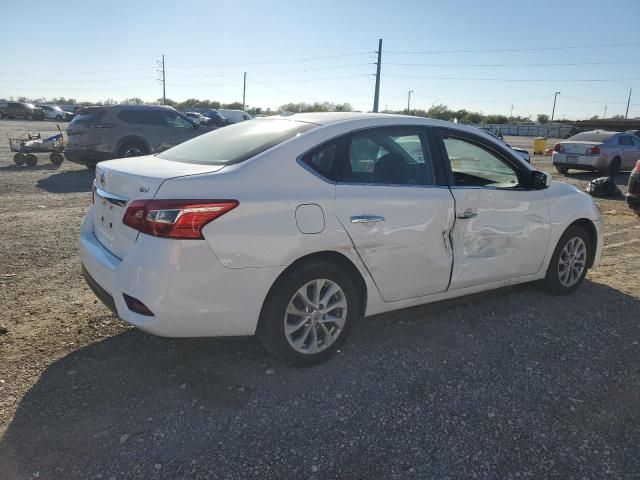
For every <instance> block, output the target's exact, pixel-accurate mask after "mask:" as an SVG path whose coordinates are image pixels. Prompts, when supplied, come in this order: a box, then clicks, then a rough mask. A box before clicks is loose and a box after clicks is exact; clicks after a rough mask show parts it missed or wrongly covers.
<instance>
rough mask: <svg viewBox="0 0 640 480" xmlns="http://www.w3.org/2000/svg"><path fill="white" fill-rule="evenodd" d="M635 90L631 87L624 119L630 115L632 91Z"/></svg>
mask: <svg viewBox="0 0 640 480" xmlns="http://www.w3.org/2000/svg"><path fill="white" fill-rule="evenodd" d="M632 90H633V88H630V89H629V98H628V99H627V111H626V112H625V114H624V119H625V120H626V119H627V117H628V116H629V104H630V103H631V91H632Z"/></svg>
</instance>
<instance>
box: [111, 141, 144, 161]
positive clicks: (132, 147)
mask: <svg viewBox="0 0 640 480" xmlns="http://www.w3.org/2000/svg"><path fill="white" fill-rule="evenodd" d="M148 153H149V151H148V149H147V147H146V146H145V145H144V144H143V143H141V142H135V141H133V142H125V143H123V144H122V145H121V146H120V148H119V149H118V158H129V157H141V156H142V155H147V154H148Z"/></svg>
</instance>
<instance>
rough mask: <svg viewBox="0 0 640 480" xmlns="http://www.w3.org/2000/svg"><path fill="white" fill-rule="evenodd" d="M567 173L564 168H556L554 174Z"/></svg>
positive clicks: (566, 169)
mask: <svg viewBox="0 0 640 480" xmlns="http://www.w3.org/2000/svg"><path fill="white" fill-rule="evenodd" d="M568 171H569V169H568V168H566V167H556V172H558V173H561V174H562V175H564V174H566V173H567V172H568Z"/></svg>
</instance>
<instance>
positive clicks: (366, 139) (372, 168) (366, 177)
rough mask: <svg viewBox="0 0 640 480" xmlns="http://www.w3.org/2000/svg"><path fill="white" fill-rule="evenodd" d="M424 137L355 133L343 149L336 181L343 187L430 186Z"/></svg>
mask: <svg viewBox="0 0 640 480" xmlns="http://www.w3.org/2000/svg"><path fill="white" fill-rule="evenodd" d="M428 152H429V150H428V147H427V143H426V138H425V137H424V135H423V134H422V133H421V132H419V131H416V129H415V128H413V129H379V130H371V131H367V132H362V133H360V132H359V133H356V134H354V135H353V136H352V137H351V140H350V142H349V146H348V148H347V157H348V158H347V159H345V161H344V165H343V167H342V174H341V176H340V180H341V181H343V182H347V183H371V184H386V185H433V184H435V174H434V168H433V161H432V159H431V157H430V155H429V153H428Z"/></svg>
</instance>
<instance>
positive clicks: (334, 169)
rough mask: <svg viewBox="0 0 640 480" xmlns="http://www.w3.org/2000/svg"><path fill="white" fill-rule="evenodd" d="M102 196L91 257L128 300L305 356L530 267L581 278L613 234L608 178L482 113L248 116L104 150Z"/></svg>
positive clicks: (154, 329) (182, 333)
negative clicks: (500, 128) (511, 142)
mask: <svg viewBox="0 0 640 480" xmlns="http://www.w3.org/2000/svg"><path fill="white" fill-rule="evenodd" d="M416 145H420V149H419V151H416V149H415V146H416ZM94 198H95V201H94V202H93V205H92V206H91V208H90V209H89V211H88V213H87V215H86V217H85V219H84V221H83V223H82V227H81V236H80V245H81V246H80V252H81V253H80V256H81V261H82V265H83V269H84V273H85V276H86V279H87V282H88V283H89V285H90V286H91V287H92V289H93V290H94V291H95V292H96V294H97V296H98V297H99V298H101V299H102V301H103V302H104V303H105V304H107V305H108V306H110V308H111V309H112V310H113V311H114V312H116V313H117V314H118V315H119V316H120V317H121V318H123V319H124V320H125V321H127V322H129V323H131V324H132V325H135V326H137V327H138V328H140V329H142V330H145V331H147V332H150V333H153V334H156V335H161V336H171V337H197V336H225V335H253V334H257V335H258V337H259V339H260V340H261V341H262V343H263V345H264V346H265V347H266V349H267V350H268V351H269V352H271V353H272V354H274V355H275V356H277V357H279V358H281V359H284V360H285V361H287V362H291V363H294V364H310V363H315V362H318V361H321V360H323V359H325V358H327V357H328V356H329V355H331V354H332V353H333V352H334V351H335V350H336V349H337V348H338V347H339V345H340V343H341V342H342V341H343V340H344V339H345V337H346V336H347V334H348V333H349V332H350V331H351V329H352V328H353V326H354V325H355V324H356V323H357V322H358V321H359V319H360V318H361V317H362V316H366V315H373V314H378V313H382V312H387V311H391V310H396V309H401V308H405V307H411V306H414V305H419V304H424V303H429V302H435V301H438V300H443V299H447V298H454V297H459V296H462V295H466V294H471V293H475V292H480V291H484V290H489V289H494V288H498V287H502V286H505V285H514V284H519V283H524V282H530V281H541V282H542V284H543V285H544V286H545V287H546V289H547V290H549V291H550V292H552V293H554V294H568V293H571V292H573V291H574V290H576V289H577V288H578V287H579V286H580V284H581V283H582V281H583V280H584V277H585V274H586V272H587V270H588V269H589V268H591V267H592V266H593V265H595V264H596V263H597V262H598V259H599V257H600V253H601V251H602V244H603V237H602V232H603V221H602V218H601V214H600V212H599V210H598V208H597V206H596V205H595V203H594V202H593V200H592V199H591V197H590V196H588V195H586V194H585V193H583V192H580V191H578V190H577V189H576V188H574V187H572V186H570V185H567V184H564V183H559V182H552V181H551V180H550V176H549V175H548V174H545V173H543V172H540V171H536V170H534V169H533V168H532V166H531V165H530V164H528V163H527V162H525V161H523V160H522V159H521V158H520V157H519V156H518V155H516V154H514V152H513V151H512V150H511V149H509V148H507V147H506V146H505V145H504V144H503V143H501V142H499V141H497V140H496V139H495V138H493V137H492V136H490V135H488V134H485V133H482V132H480V131H478V129H476V128H473V127H469V126H464V125H460V124H454V123H448V122H443V121H438V120H432V119H425V118H417V117H409V116H403V115H386V114H366V113H365V114H356V113H351V114H349V113H308V114H296V115H291V116H287V117H283V116H278V117H269V118H261V119H256V120H253V121H250V122H241V123H238V124H235V125H231V126H228V127H225V128H221V129H218V130H215V131H213V132H211V133H208V134H206V135H202V136H200V137H197V138H194V139H193V140H190V141H188V142H185V143H183V144H182V145H178V146H176V147H174V148H171V149H169V150H167V151H165V152H162V153H160V154H158V155H153V156H151V155H149V156H145V157H141V158H138V159H136V161H135V162H131V161H128V160H114V161H110V162H104V163H101V164H100V165H98V167H97V168H96V176H95V188H94Z"/></svg>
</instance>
